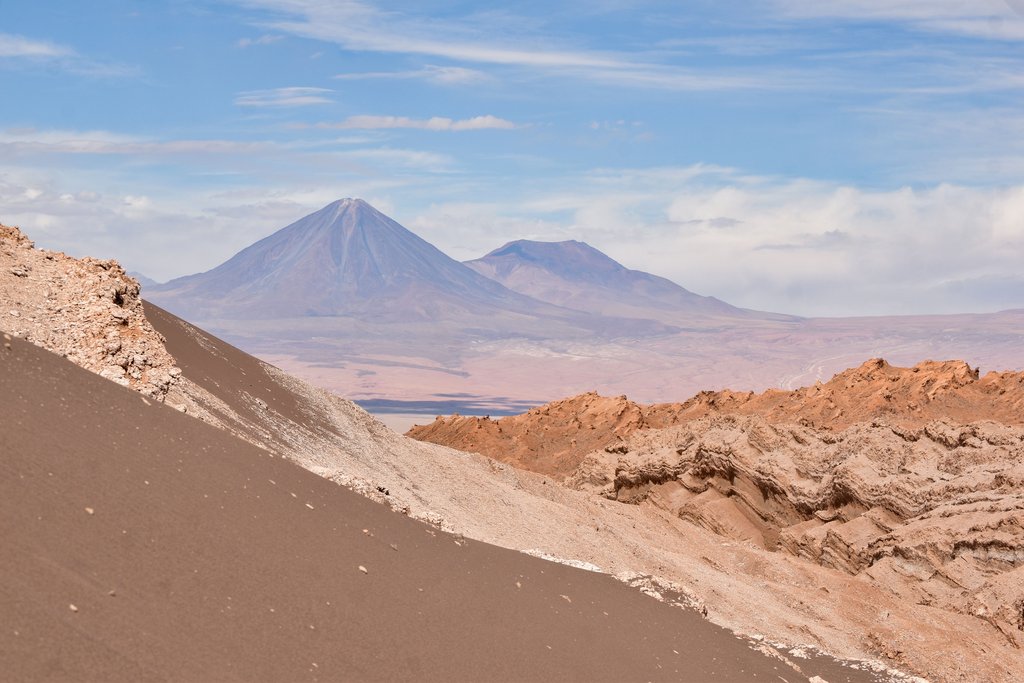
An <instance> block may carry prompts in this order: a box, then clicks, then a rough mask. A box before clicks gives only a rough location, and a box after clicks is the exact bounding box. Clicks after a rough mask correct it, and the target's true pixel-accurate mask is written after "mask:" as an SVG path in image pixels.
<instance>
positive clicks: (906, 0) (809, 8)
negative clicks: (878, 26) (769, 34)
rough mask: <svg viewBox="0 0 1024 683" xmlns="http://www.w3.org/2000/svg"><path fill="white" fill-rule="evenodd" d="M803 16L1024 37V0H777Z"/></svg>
mask: <svg viewBox="0 0 1024 683" xmlns="http://www.w3.org/2000/svg"><path fill="white" fill-rule="evenodd" d="M775 4H776V6H777V7H779V8H780V9H781V10H782V11H783V12H784V13H785V14H787V15H789V16H794V17H802V18H823V19H825V18H828V19H850V20H861V21H899V22H905V23H908V24H911V25H913V26H916V27H918V28H921V29H924V30H927V31H935V32H942V33H957V34H961V35H968V36H975V37H979V38H989V39H997V40H1024V0H971V1H970V2H964V1H963V0H832V1H831V2H820V1H819V0H775Z"/></svg>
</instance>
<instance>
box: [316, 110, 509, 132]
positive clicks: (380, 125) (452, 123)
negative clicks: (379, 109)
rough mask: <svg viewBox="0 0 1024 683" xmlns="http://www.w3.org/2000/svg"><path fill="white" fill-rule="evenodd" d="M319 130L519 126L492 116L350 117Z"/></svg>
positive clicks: (491, 128) (507, 128) (473, 128)
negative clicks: (427, 117)
mask: <svg viewBox="0 0 1024 683" xmlns="http://www.w3.org/2000/svg"><path fill="white" fill-rule="evenodd" d="M317 127H318V128H339V129H344V130H348V129H365V130H376V129H391V128H412V129H416V130H436V131H465V130H511V129H513V128H518V126H517V125H516V124H514V123H512V122H511V121H507V120H505V119H501V118H498V117H497V116H491V115H490V114H487V115H484V116H474V117H472V118H468V119H450V118H446V117H443V116H433V117H431V118H429V119H412V118H409V117H406V116H368V115H364V116H350V117H348V118H347V119H345V120H344V121H341V122H340V123H320V124H317Z"/></svg>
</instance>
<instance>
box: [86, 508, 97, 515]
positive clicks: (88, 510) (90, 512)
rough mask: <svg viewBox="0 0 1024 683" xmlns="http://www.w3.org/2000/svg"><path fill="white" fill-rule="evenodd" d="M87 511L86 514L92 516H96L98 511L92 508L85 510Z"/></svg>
mask: <svg viewBox="0 0 1024 683" xmlns="http://www.w3.org/2000/svg"><path fill="white" fill-rule="evenodd" d="M85 511H86V513H88V514H90V515H93V514H96V511H95V510H93V509H92V508H85Z"/></svg>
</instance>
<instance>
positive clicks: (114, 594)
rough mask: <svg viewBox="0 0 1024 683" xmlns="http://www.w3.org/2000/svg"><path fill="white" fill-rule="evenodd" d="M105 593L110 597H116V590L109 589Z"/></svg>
mask: <svg viewBox="0 0 1024 683" xmlns="http://www.w3.org/2000/svg"><path fill="white" fill-rule="evenodd" d="M107 595H109V596H110V597H112V598H113V597H116V596H117V591H115V590H111V591H109V592H108V593H107Z"/></svg>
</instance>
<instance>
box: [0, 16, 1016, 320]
mask: <svg viewBox="0 0 1024 683" xmlns="http://www.w3.org/2000/svg"><path fill="white" fill-rule="evenodd" d="M551 4H552V3H542V2H520V3H514V4H509V5H508V6H507V7H506V8H503V9H495V6H494V4H493V3H474V2H435V1H432V0H421V1H420V2H371V1H365V2H346V1H343V0H341V1H339V0H335V1H327V0H220V1H214V0H180V1H177V2H160V1H158V0H150V1H147V2H140V1H136V2H130V1H127V0H120V1H114V0H106V1H105V0H96V1H94V2H90V3H88V4H87V5H86V4H83V3H79V2H48V3H38V2H30V1H28V0H25V1H20V0H18V1H12V0H0V91H2V92H3V93H4V107H3V108H2V110H0V221H3V222H4V223H7V224H16V225H20V226H21V227H23V228H24V229H25V230H26V231H27V232H28V233H29V234H30V236H32V237H33V238H34V239H36V241H37V242H38V243H39V244H40V245H41V246H46V247H51V248H57V249H62V250H66V251H69V252H71V253H75V254H94V255H103V256H107V255H109V256H114V257H117V258H119V259H120V260H122V262H124V263H125V264H126V265H127V266H128V267H129V268H132V269H136V270H140V271H142V272H144V273H146V274H148V275H150V276H152V277H155V278H157V279H166V278H170V277H174V276H177V275H182V274H187V273H190V272H195V271H197V270H205V269H207V268H210V267H212V266H214V265H216V264H217V263H219V262H220V261H222V260H224V259H225V258H227V257H229V256H230V255H231V254H232V253H234V252H235V251H237V250H238V249H240V248H241V247H244V246H245V245H247V244H249V243H251V242H253V241H255V240H256V239H259V238H261V237H263V236H265V235H267V234H269V233H270V232H272V231H273V230H275V229H277V228H280V227H283V226H284V225H285V224H287V223H289V222H291V221H293V220H295V219H297V218H299V217H301V216H302V215H304V214H306V213H308V212H310V211H312V210H315V209H317V208H319V207H320V206H322V205H323V204H326V203H328V202H329V201H332V200H333V199H337V198H339V197H345V196H359V197H363V198H365V199H367V200H368V201H370V202H371V203H374V204H375V205H376V206H378V207H379V208H381V209H382V210H384V211H385V212H386V213H388V214H390V215H392V216H393V217H395V218H396V219H398V220H399V221H400V222H402V223H403V224H404V225H406V226H407V227H409V228H411V229H413V230H414V231H416V232H418V233H419V234H421V235H422V236H423V237H425V238H426V239H428V240H430V241H432V242H434V243H435V244H437V245H438V246H439V247H440V248H442V249H443V250H445V251H446V252H448V253H449V254H451V255H452V256H454V257H456V258H460V259H469V258H474V257H477V256H480V255H482V254H483V253H485V252H487V251H489V250H490V249H493V248H496V247H498V246H500V245H501V244H502V243H503V242H505V241H508V240H511V239H516V238H519V237H530V238H534V239H550V240H557V239H582V240H585V241H587V242H589V243H591V244H593V245H594V246H596V247H598V248H600V249H602V250H604V251H606V252H607V253H609V254H610V255H611V256H613V257H614V258H616V259H618V260H620V261H621V262H623V263H625V264H626V265H628V266H630V267H635V268H640V269H644V270H648V271H651V272H654V273H657V274H660V275H664V276H666V277H670V278H671V279H673V280H675V281H677V282H679V283H680V284H682V285H683V286H685V287H688V288H689V289H692V290H694V291H698V292H700V293H703V294H712V295H715V296H718V297H720V298H723V299H726V300H728V301H730V302H732V303H736V304H738V305H743V306H749V307H756V308H761V309H770V310H779V311H786V312H793V313H802V314H817V315H855V314H877V313H912V312H955V311H991V310H999V309H1004V308H1011V307H1024V275H1022V274H1021V269H1020V266H1019V263H1020V261H1021V256H1022V254H1024V96H1022V93H1024V0H973V1H972V2H962V1H960V0H887V1H882V0H877V1H876V0H833V1H831V2H828V1H825V0H758V1H754V0H751V1H749V2H745V1H740V0H737V1H736V2H728V3H723V2H712V1H707V2H705V1H703V0H695V1H691V2H678V1H677V2H655V1H650V2H625V1H620V0H604V1H601V0H592V1H590V2H574V1H569V2H563V3H559V4H558V5H557V7H555V8H554V9H552V7H551V6H550V5H551ZM86 7H87V10H86V9H84V8H86Z"/></svg>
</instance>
